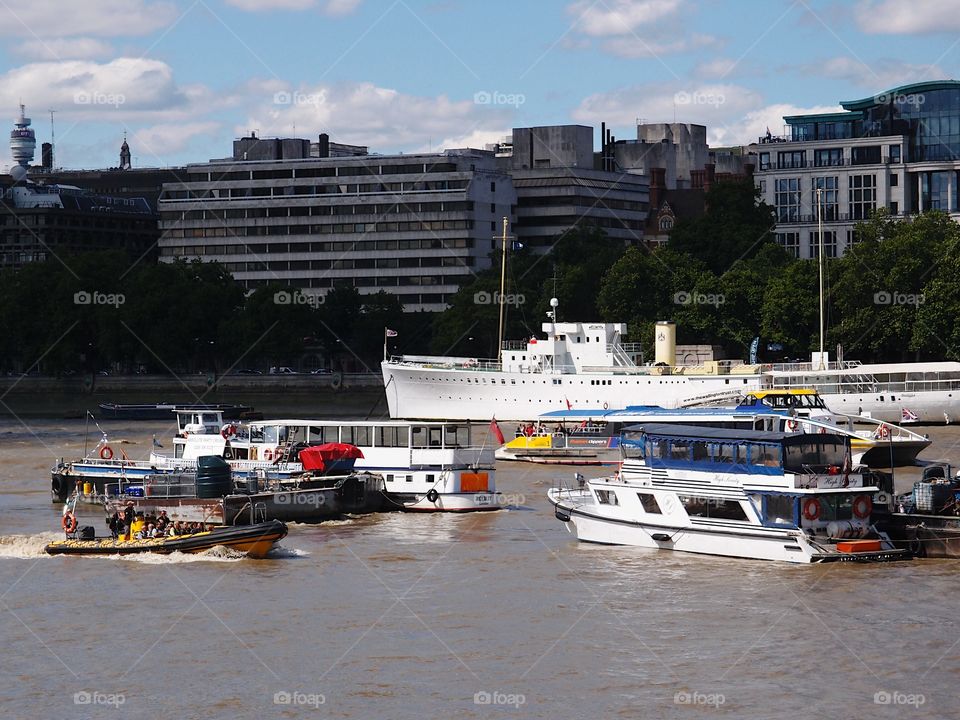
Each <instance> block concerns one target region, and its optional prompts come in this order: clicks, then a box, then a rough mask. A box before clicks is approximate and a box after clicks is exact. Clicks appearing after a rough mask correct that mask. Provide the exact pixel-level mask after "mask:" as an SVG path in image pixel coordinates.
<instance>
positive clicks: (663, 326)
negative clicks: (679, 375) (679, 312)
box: [654, 320, 677, 367]
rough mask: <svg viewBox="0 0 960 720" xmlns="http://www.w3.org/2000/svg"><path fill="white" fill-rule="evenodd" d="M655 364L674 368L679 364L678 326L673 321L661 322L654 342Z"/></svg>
mask: <svg viewBox="0 0 960 720" xmlns="http://www.w3.org/2000/svg"><path fill="white" fill-rule="evenodd" d="M654 349H655V353H654V354H655V357H656V360H655V362H656V363H657V365H659V364H660V363H663V364H664V365H669V366H670V367H673V366H674V365H676V364H677V324H676V323H675V322H673V321H672V320H659V321H658V322H657V327H656V340H655V342H654Z"/></svg>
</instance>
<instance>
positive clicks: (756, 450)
mask: <svg viewBox="0 0 960 720" xmlns="http://www.w3.org/2000/svg"><path fill="white" fill-rule="evenodd" d="M750 464H751V465H763V466H765V467H780V446H779V445H750Z"/></svg>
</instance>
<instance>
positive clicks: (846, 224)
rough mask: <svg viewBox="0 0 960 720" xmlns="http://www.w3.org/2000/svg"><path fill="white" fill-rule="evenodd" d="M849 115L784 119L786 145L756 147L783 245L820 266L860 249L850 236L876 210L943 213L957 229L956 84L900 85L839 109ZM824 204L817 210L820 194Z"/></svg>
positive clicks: (781, 139)
mask: <svg viewBox="0 0 960 720" xmlns="http://www.w3.org/2000/svg"><path fill="white" fill-rule="evenodd" d="M840 105H841V107H842V108H843V109H844V112H839V113H827V114H820V115H793V116H788V117H785V118H784V122H785V123H786V126H787V134H786V135H785V136H773V135H769V134H768V135H766V136H765V137H761V138H760V139H759V141H758V143H757V144H756V145H754V146H752V147H751V150H752V151H754V152H756V154H757V161H758V162H757V175H756V181H757V183H758V185H759V187H760V190H761V194H762V196H763V198H764V200H765V201H766V202H767V203H768V204H770V205H772V206H773V207H775V208H776V211H777V240H778V242H780V243H781V244H782V245H783V246H784V247H786V248H787V249H788V250H790V251H791V252H793V253H794V254H795V255H796V256H798V257H801V258H812V257H816V255H817V249H818V246H819V235H818V224H817V221H818V218H819V215H820V214H822V216H823V221H824V252H825V254H826V255H828V256H831V257H834V256H837V255H841V254H843V252H844V251H845V250H846V249H847V248H848V247H849V246H850V245H851V244H852V243H854V242H856V237H855V233H854V226H855V225H856V223H857V222H858V221H860V220H863V219H866V218H868V217H869V216H870V214H871V213H872V212H873V211H875V210H876V209H878V208H887V210H889V212H890V214H891V215H894V216H900V217H903V216H909V215H915V214H917V213H921V212H924V211H926V210H931V209H937V210H943V211H945V212H949V213H951V214H953V215H954V216H955V217H956V219H957V220H960V192H958V190H960V82H958V81H955V80H942V81H936V82H924V83H916V84H913V85H904V86H902V87H898V88H894V89H892V90H888V91H886V92H883V93H880V94H878V95H874V96H872V97H868V98H864V99H862V100H851V101H847V102H841V103H840ZM818 189H819V190H820V191H821V192H820V201H819V204H818V201H817V190H818Z"/></svg>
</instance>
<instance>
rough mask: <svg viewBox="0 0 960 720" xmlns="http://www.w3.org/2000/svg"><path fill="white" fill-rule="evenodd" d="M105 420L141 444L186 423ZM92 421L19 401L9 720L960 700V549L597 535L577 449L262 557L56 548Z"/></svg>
mask: <svg viewBox="0 0 960 720" xmlns="http://www.w3.org/2000/svg"><path fill="white" fill-rule="evenodd" d="M105 429H106V430H107V431H108V433H109V434H110V437H111V441H112V444H113V445H114V446H116V445H117V444H118V442H119V441H120V439H126V440H129V444H125V445H124V446H123V447H124V448H125V450H126V452H127V454H128V455H129V456H130V457H143V456H146V455H147V454H148V453H149V448H150V443H151V436H152V435H153V434H154V433H157V435H158V437H160V438H164V437H166V436H168V435H169V432H170V428H169V426H168V425H166V424H163V423H131V424H128V425H126V426H123V425H122V424H119V423H113V424H111V425H110V426H105ZM929 432H930V433H931V436H932V437H933V438H934V440H935V443H934V445H933V446H932V447H931V448H929V449H928V450H927V451H926V452H925V453H924V454H923V456H922V457H923V458H924V459H927V460H931V459H950V460H953V461H954V463H955V464H956V463H957V462H958V461H960V445H958V443H960V428H932V429H929ZM83 433H84V423H83V421H81V420H33V419H31V420H30V421H28V422H27V423H21V422H19V421H17V420H15V419H4V420H0V490H2V492H0V536H2V538H0V648H2V652H0V686H2V688H3V690H2V694H0V718H4V719H6V718H31V719H32V718H54V717H71V718H120V717H123V718H151V719H152V720H164V719H166V718H265V717H270V718H273V717H278V718H391V719H392V718H399V719H403V718H449V717H458V718H460V717H463V718H511V717H516V718H551V719H555V718H585V719H587V718H589V719H591V720H592V719H594V718H673V717H678V718H687V717H696V718H704V717H732V718H792V717H803V718H812V717H823V718H832V719H836V718H887V717H889V718H893V717H897V718H956V717H960V708H958V706H957V695H958V693H957V687H958V683H960V613H958V612H957V610H958V608H960V602H958V600H957V571H958V564H957V563H956V562H953V561H943V560H936V561H935V560H925V561H914V562H909V563H895V564H878V565H848V564H834V565H823V566H809V567H807V566H792V565H786V564H775V563H764V562H755V561H741V560H730V559H716V558H707V557H698V556H693V555H685V554H681V553H669V552H657V551H649V550H640V549H635V548H616V547H603V546H592V545H581V544H578V543H576V542H575V541H574V540H573V538H572V537H571V536H570V535H569V534H568V533H567V531H566V530H565V529H564V526H563V525H562V524H561V523H560V522H558V521H557V520H556V519H555V518H554V517H553V513H552V512H551V509H550V506H549V504H548V503H547V501H546V499H545V493H546V490H547V489H548V488H549V487H550V485H551V484H552V483H553V482H554V479H555V478H556V477H558V476H561V475H563V476H567V477H571V476H572V474H573V470H572V469H570V468H546V467H538V466H532V465H516V464H503V463H501V464H500V467H499V468H498V473H497V485H498V488H499V489H500V490H501V491H502V492H504V493H508V494H510V495H511V499H512V500H514V501H516V504H515V506H514V507H512V508H511V509H507V510H502V511H498V512H495V513H481V514H473V515H462V516H452V515H415V514H399V513H390V514H381V515H370V516H365V517H360V518H355V519H348V520H344V521H337V522H329V523H324V524H322V525H315V526H308V525H299V526H293V527H291V530H290V534H289V535H288V536H287V538H285V539H284V540H283V541H282V543H281V548H280V549H279V550H278V551H275V553H274V556H272V557H270V558H268V559H266V560H259V561H255V560H247V559H242V558H237V557H232V556H229V555H226V556H225V555H214V554H207V555H201V556H183V557H148V558H133V559H119V558H102V559H101V558H63V557H58V558H51V557H47V556H45V555H43V554H42V547H43V545H44V543H45V542H47V541H49V540H50V539H53V538H55V537H57V536H58V535H59V533H56V532H54V530H55V529H58V521H59V508H58V507H56V506H54V505H52V504H51V503H50V498H49V490H48V488H49V468H50V466H51V465H52V464H53V462H54V460H55V459H56V458H58V457H67V458H73V457H77V456H79V455H80V453H81V451H82V448H83ZM169 447H170V446H169V444H168V443H167V449H168V450H169ZM587 472H588V473H589V471H587ZM596 472H598V473H599V472H600V471H596ZM909 482H910V473H901V474H900V481H899V482H898V485H905V486H909ZM93 521H95V522H96V523H97V525H98V526H99V528H100V531H101V532H102V531H103V530H105V528H104V527H103V525H102V524H101V523H102V522H103V520H102V518H99V517H98V518H94V519H93Z"/></svg>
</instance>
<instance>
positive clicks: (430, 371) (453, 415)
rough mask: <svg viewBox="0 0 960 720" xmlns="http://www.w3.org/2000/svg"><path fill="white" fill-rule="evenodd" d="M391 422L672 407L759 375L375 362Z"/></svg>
mask: <svg viewBox="0 0 960 720" xmlns="http://www.w3.org/2000/svg"><path fill="white" fill-rule="evenodd" d="M381 367H382V371H383V382H384V386H385V388H386V396H387V406H388V409H389V411H390V417H392V418H405V419H418V420H432V419H440V420H473V421H484V420H485V421H488V422H489V420H490V419H491V418H496V419H497V420H506V421H516V422H520V421H524V420H530V419H532V418H535V417H537V416H539V415H542V414H543V413H546V412H550V411H551V410H565V409H567V408H569V407H576V408H578V409H581V410H607V409H612V410H622V409H624V408H626V407H627V406H629V405H660V406H661V407H668V408H673V407H677V406H678V405H679V404H680V403H683V402H685V401H687V400H689V399H690V398H694V397H701V396H706V395H714V394H717V393H724V392H729V393H731V394H732V393H734V392H737V391H739V392H744V393H745V392H748V391H750V390H759V389H760V388H761V376H760V375H756V374H753V375H736V374H729V375H692V376H685V375H633V374H615V373H612V372H596V373H594V372H591V373H584V374H555V375H554V374H542V373H520V372H502V371H488V370H476V369H463V368H459V369H458V368H453V367H435V368H434V367H424V366H421V365H412V364H404V363H396V362H384V363H383V364H382V366H381Z"/></svg>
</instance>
